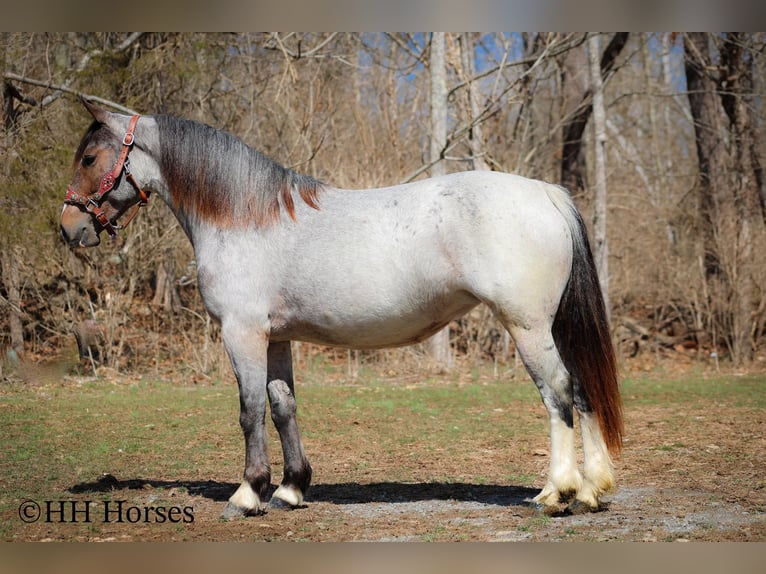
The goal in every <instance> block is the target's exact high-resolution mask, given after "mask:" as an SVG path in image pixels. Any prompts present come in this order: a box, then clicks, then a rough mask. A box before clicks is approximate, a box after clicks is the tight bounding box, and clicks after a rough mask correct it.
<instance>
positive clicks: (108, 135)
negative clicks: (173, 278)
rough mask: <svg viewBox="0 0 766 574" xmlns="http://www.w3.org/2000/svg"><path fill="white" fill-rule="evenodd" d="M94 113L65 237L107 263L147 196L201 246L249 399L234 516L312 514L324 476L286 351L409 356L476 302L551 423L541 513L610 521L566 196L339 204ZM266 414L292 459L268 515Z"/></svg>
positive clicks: (203, 284)
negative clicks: (308, 445)
mask: <svg viewBox="0 0 766 574" xmlns="http://www.w3.org/2000/svg"><path fill="white" fill-rule="evenodd" d="M83 104H84V105H85V107H86V109H87V110H88V112H89V113H90V115H91V116H92V118H93V120H92V123H91V125H90V127H89V128H88V129H87V131H86V132H85V134H84V135H83V137H82V140H81V141H80V144H79V146H78V148H77V150H76V152H75V156H74V162H73V177H72V182H71V184H70V185H69V186H68V188H67V192H66V197H65V203H64V207H63V210H62V213H61V221H60V224H61V235H62V237H63V239H64V240H65V241H66V242H67V243H68V244H69V245H70V246H72V247H73V248H75V247H91V246H96V245H98V244H99V242H100V234H101V233H102V232H103V231H106V232H107V234H108V235H110V236H112V237H115V236H116V235H117V233H118V232H119V231H120V230H122V229H123V228H124V225H119V224H118V220H119V219H120V217H121V216H123V214H125V213H126V212H127V211H128V210H132V213H130V215H129V217H130V219H132V218H133V217H134V216H135V214H136V212H137V211H138V209H139V208H140V207H141V206H142V205H144V204H146V202H147V201H148V199H149V197H150V196H151V195H153V194H154V195H158V196H159V197H160V198H161V199H162V200H163V201H164V203H165V204H167V206H168V207H169V208H170V211H172V212H173V214H174V215H175V217H176V218H177V220H178V222H179V224H180V226H181V228H182V229H183V230H184V232H185V233H186V235H187V236H188V238H189V240H190V241H191V244H192V246H193V249H194V256H195V259H196V263H197V285H198V289H199V292H200V294H201V296H202V299H203V301H204V304H205V307H206V309H207V312H208V313H209V314H210V316H211V317H213V318H214V320H216V321H217V322H218V323H219V324H220V326H221V333H222V339H223V344H224V348H225V350H226V352H227V354H228V357H229V359H230V362H231V366H232V369H233V371H234V374H235V376H236V380H237V384H238V389H239V402H240V417H239V422H240V425H241V428H242V432H243V435H244V442H245V469H244V475H243V478H242V482H241V484H240V486H239V487H238V488H237V489H236V491H235V492H234V493H233V494H232V495H231V497H230V498H229V500H228V502H227V504H226V507H225V509H224V511H223V516H224V517H225V518H234V517H239V516H243V515H254V514H260V513H263V512H266V511H267V510H268V509H269V508H271V507H281V508H295V507H299V506H302V505H304V497H305V494H306V491H307V489H308V487H309V484H310V482H311V477H312V469H311V465H310V464H309V461H308V459H307V457H306V454H305V451H304V447H303V444H302V442H301V437H300V430H299V427H298V422H297V419H296V409H297V403H296V399H295V384H294V379H293V366H292V357H291V341H307V342H312V343H319V344H323V345H331V346H339V347H347V348H356V349H376V348H385V347H393V346H401V345H409V344H413V343H417V342H419V341H423V340H424V339H426V338H428V337H429V336H431V335H433V334H434V333H436V332H437V331H439V330H440V329H442V328H443V327H444V326H445V325H447V324H448V323H449V322H450V321H451V320H453V319H456V318H458V317H460V316H461V315H463V314H465V313H466V312H468V311H469V310H470V309H472V308H473V307H475V306H477V305H479V304H480V303H484V304H486V305H488V306H489V308H490V309H491V310H492V312H493V313H494V315H495V316H496V317H497V318H498V319H499V321H500V322H501V323H502V324H503V326H504V327H505V328H506V329H507V330H508V332H509V334H510V335H511V336H512V338H513V340H514V342H515V345H516V348H517V350H518V352H519V353H520V356H521V358H522V362H523V364H524V366H525V367H526V370H527V372H528V373H529V375H530V377H531V378H532V380H533V382H534V384H535V385H536V386H537V388H538V390H539V393H540V396H541V399H542V402H543V404H544V405H545V408H546V410H547V413H548V416H549V420H550V462H549V468H548V476H547V480H546V482H545V485H544V486H543V488H542V490H541V491H540V493H539V494H538V495H537V496H535V497H534V498H533V499H532V500H531V501H530V503H531V504H532V505H534V506H535V507H536V508H538V509H539V510H542V511H545V512H549V511H550V512H551V513H557V512H561V511H562V509H563V511H564V512H575V511H576V512H587V511H598V510H601V509H603V508H604V505H603V503H602V502H601V501H600V497H601V496H602V495H603V494H604V493H606V492H608V491H609V490H611V489H612V488H613V487H614V485H615V478H614V466H613V462H612V457H613V456H616V455H619V453H620V449H621V447H622V435H623V432H624V428H623V417H622V403H621V399H620V394H619V388H618V387H619V384H618V377H617V367H616V359H615V353H614V349H613V346H612V342H611V338H610V331H609V322H608V316H607V313H606V309H605V305H604V298H603V295H602V292H601V288H600V285H599V281H598V276H597V272H596V268H595V265H594V260H593V256H592V253H591V248H590V243H589V241H588V236H587V232H586V228H585V225H584V223H583V219H582V217H581V215H580V213H579V212H578V210H577V209H576V207H575V205H574V203H573V201H572V199H571V197H570V195H569V193H568V192H567V191H566V190H565V189H563V188H561V187H559V186H557V185H554V184H549V183H545V182H542V181H537V180H532V179H527V178H524V177H521V176H518V175H513V174H507V173H500V172H489V171H470V172H463V173H455V174H451V175H446V176H441V177H435V178H431V179H424V180H419V181H415V182H410V183H406V184H400V185H395V186H392V187H385V188H379V189H359V190H346V189H340V188H336V187H333V186H331V185H329V184H326V183H323V182H320V181H318V180H317V179H314V178H312V177H309V176H306V175H301V174H299V173H297V172H295V171H293V170H291V169H287V168H285V167H283V166H281V165H279V164H278V163H277V162H275V161H273V160H272V159H270V158H268V157H267V156H265V155H263V154H261V153H260V152H258V151H256V150H255V149H253V148H252V147H250V146H248V145H246V144H245V143H244V142H243V141H241V140H240V139H238V138H237V137H235V136H233V135H231V134H229V133H227V132H224V131H222V130H218V129H215V128H213V127H210V126H207V125H205V124H202V123H199V122H195V121H191V120H187V119H182V118H179V117H173V116H168V115H153V116H152V115H145V116H138V115H134V116H129V115H124V114H121V113H115V112H111V111H107V110H105V109H102V108H100V107H97V106H96V105H94V104H92V103H91V102H88V101H87V100H83ZM267 398H268V402H269V405H270V411H271V418H272V421H273V423H274V425H275V427H276V429H277V431H278V434H279V439H280V442H281V446H282V453H283V457H284V473H283V478H282V481H281V483H280V484H279V486H278V487H277V488H276V490H275V491H274V492H273V494H272V495H271V498H270V500H269V501H268V502H267V500H266V498H267V494H268V491H269V490H270V486H271V468H270V466H269V459H268V456H267V441H266V430H265V417H266V411H267ZM575 410H576V411H577V413H578V422H579V426H580V434H581V440H582V450H583V471H582V472H580V469H579V468H578V464H577V458H576V452H575V450H576V445H575V441H576V431H575V417H574V411H575Z"/></svg>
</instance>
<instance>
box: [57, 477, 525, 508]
mask: <svg viewBox="0 0 766 574" xmlns="http://www.w3.org/2000/svg"><path fill="white" fill-rule="evenodd" d="M238 486H239V485H238V484H235V483H232V482H217V481H214V480H205V481H197V480H191V481H185V480H155V479H145V478H134V479H127V480H119V479H117V478H116V477H114V476H112V475H111V474H106V475H104V476H102V477H101V478H99V479H98V480H96V481H94V482H82V483H80V484H75V485H74V486H72V487H71V488H70V489H69V492H71V493H73V494H84V493H95V492H113V491H117V490H125V489H128V490H147V489H150V488H161V489H167V490H170V489H173V488H177V489H184V490H186V492H188V493H189V494H191V495H194V496H203V497H205V498H208V499H210V500H214V501H216V502H225V501H227V500H228V498H229V497H230V496H231V495H232V494H233V493H234V491H235V490H236V489H237V487H238ZM275 488H276V485H272V488H271V492H273V490H274V489H275ZM271 492H270V493H269V495H271ZM537 493H538V490H537V489H534V488H528V487H524V486H505V485H495V484H467V483H454V482H450V483H444V482H418V483H403V482H374V483H370V484H360V483H357V482H345V483H337V484H321V483H320V484H315V485H313V486H311V488H310V489H309V491H308V493H307V494H306V502H307V503H311V502H328V503H331V504H367V503H370V502H392V503H397V502H398V503H403V502H419V501H423V500H456V501H460V502H477V503H480V504H491V505H496V506H517V505H527V504H528V503H529V500H530V499H531V498H532V497H533V496H535V495H536V494H537Z"/></svg>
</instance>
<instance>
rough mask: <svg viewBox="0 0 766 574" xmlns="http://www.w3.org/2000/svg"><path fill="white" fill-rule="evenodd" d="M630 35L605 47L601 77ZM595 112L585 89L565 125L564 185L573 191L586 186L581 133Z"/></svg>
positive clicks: (620, 36)
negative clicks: (578, 103)
mask: <svg viewBox="0 0 766 574" xmlns="http://www.w3.org/2000/svg"><path fill="white" fill-rule="evenodd" d="M628 36H629V34H628V32H620V33H617V34H615V35H614V36H612V39H611V40H610V41H609V44H608V45H607V47H606V48H605V49H604V53H603V55H602V56H601V63H600V68H601V77H602V79H604V78H606V76H607V74H609V72H610V71H611V70H612V68H613V67H614V62H615V60H616V59H617V56H619V55H620V52H622V49H623V48H624V47H625V44H626V43H627V41H628ZM592 111H593V106H592V105H591V91H590V90H586V91H585V93H584V94H583V96H582V98H581V99H580V105H579V106H578V108H577V110H576V111H575V113H574V115H573V116H572V118H571V119H570V120H569V121H568V122H566V123H565V124H564V141H563V144H562V150H561V185H563V186H564V187H566V188H567V189H568V190H569V191H570V192H572V193H577V192H579V191H581V190H583V189H585V175H584V174H585V162H584V161H583V159H582V158H583V153H582V151H583V141H582V136H583V134H584V133H585V126H586V125H587V123H588V119H589V118H590V115H591V113H592Z"/></svg>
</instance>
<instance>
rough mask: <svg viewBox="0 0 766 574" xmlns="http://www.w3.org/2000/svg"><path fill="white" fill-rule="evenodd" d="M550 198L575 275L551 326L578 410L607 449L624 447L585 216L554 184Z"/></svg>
mask: <svg viewBox="0 0 766 574" xmlns="http://www.w3.org/2000/svg"><path fill="white" fill-rule="evenodd" d="M547 191H548V196H549V197H550V199H551V201H552V202H553V204H554V205H555V206H556V208H557V209H558V210H559V211H560V212H561V214H562V215H563V216H564V219H566V221H567V224H568V225H569V230H570V232H571V235H572V248H573V254H572V271H571V274H570V275H569V281H568V282H567V286H566V288H565V290H564V294H563V295H562V297H561V302H560V303H559V308H558V311H557V312H556V317H555V319H554V321H553V338H554V340H555V342H556V347H557V348H558V351H559V355H560V356H561V359H562V361H563V362H564V366H565V367H566V369H567V371H569V375H570V377H571V380H572V385H573V390H574V399H575V405H576V406H577V407H578V410H581V411H582V410H585V411H586V412H587V411H590V412H592V413H593V415H594V417H595V418H596V420H597V421H598V423H599V427H600V428H601V434H602V435H603V437H604V442H605V443H606V446H607V448H608V449H609V450H610V451H611V452H612V453H613V454H615V455H617V454H619V452H620V450H621V448H622V434H623V430H624V427H623V419H622V401H621V399H620V391H619V388H618V384H617V360H616V357H615V353H614V347H613V346H612V338H611V335H610V333H609V320H608V316H607V313H606V306H605V304H604V297H603V295H602V293H601V285H600V284H599V280H598V275H597V274H596V265H595V263H594V261H593V254H592V252H591V248H590V242H589V241H588V234H587V231H586V229H585V223H584V222H583V220H582V216H581V215H580V213H579V212H578V211H577V208H576V207H575V205H574V203H573V202H572V199H571V197H570V196H569V193H568V192H567V191H566V190H565V189H564V188H562V187H559V186H555V185H551V186H549V187H548V190H547Z"/></svg>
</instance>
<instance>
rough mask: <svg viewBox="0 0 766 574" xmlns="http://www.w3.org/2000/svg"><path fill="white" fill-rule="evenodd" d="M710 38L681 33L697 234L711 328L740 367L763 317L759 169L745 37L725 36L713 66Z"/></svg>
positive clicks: (749, 353)
mask: <svg viewBox="0 0 766 574" xmlns="http://www.w3.org/2000/svg"><path fill="white" fill-rule="evenodd" d="M713 39H716V38H715V37H713V36H711V35H710V34H707V33H688V34H686V35H685V36H684V51H685V71H686V83H687V90H688V95H689V108H690V110H691V114H692V118H693V120H694V133H695V141H696V148H697V158H698V164H699V178H698V182H697V188H698V198H699V199H698V212H699V222H700V228H699V234H700V242H701V246H702V249H703V261H704V272H705V273H704V280H705V282H706V292H707V293H709V294H710V295H709V296H708V300H707V303H708V308H709V311H708V314H709V318H708V321H709V323H710V325H711V330H714V331H716V332H717V333H718V334H719V336H720V337H721V338H722V339H723V340H724V341H725V343H726V345H727V347H728V349H729V351H730V353H731V358H732V360H733V362H734V363H744V362H747V361H749V360H751V359H752V356H753V353H754V350H755V339H756V338H757V336H758V334H757V329H758V325H761V324H762V319H761V317H762V315H763V312H764V310H763V307H764V304H763V298H761V300H760V301H759V300H758V295H757V292H758V290H757V288H756V286H757V285H758V284H761V283H762V282H763V280H764V274H763V271H762V270H763V262H762V252H763V245H764V241H765V240H764V234H765V233H766V230H765V229H764V215H763V213H764V212H763V205H762V195H761V189H762V185H763V182H762V172H761V168H760V162H759V160H758V157H757V154H753V150H754V149H755V143H754V142H755V141H757V134H756V133H755V127H754V125H753V121H752V117H751V111H750V109H751V108H752V105H751V102H750V101H749V100H750V98H751V97H752V93H753V81H752V80H753V78H752V67H751V63H750V62H751V61H752V55H749V54H747V53H746V51H747V50H746V38H744V37H741V36H739V35H738V34H728V35H727V36H726V37H725V38H724V39H723V44H722V45H721V47H720V50H719V52H720V65H719V66H715V65H714V60H713V57H712V55H711V47H710V42H711V41H712V40H713ZM714 73H716V74H717V75H715V76H714V75H713V74H714ZM719 96H720V97H719ZM727 120H728V122H727Z"/></svg>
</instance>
